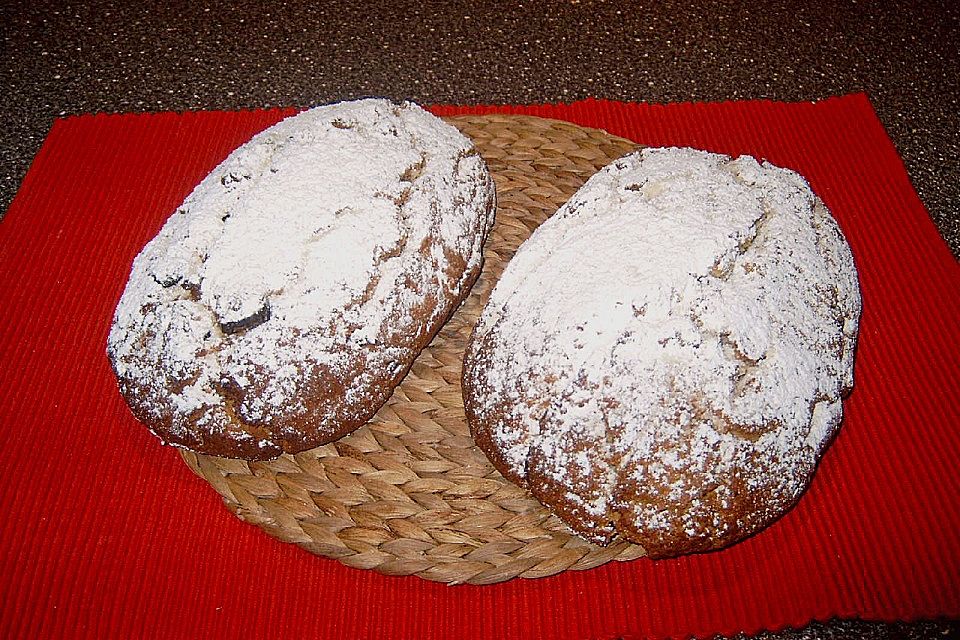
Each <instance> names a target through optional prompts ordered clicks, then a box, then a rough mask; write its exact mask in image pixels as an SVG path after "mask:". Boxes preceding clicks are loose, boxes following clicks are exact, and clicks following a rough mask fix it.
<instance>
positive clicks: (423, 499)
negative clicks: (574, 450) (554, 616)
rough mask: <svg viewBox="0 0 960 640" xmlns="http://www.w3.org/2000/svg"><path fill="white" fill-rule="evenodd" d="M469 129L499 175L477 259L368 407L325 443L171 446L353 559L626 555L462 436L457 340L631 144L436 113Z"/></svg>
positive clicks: (280, 530)
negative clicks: (543, 228)
mask: <svg viewBox="0 0 960 640" xmlns="http://www.w3.org/2000/svg"><path fill="white" fill-rule="evenodd" d="M447 121H448V122H450V123H452V124H453V125H455V126H456V127H458V128H459V129H460V130H461V131H463V132H464V133H465V134H466V135H467V136H469V137H470V138H472V139H473V141H474V143H475V144H476V146H477V148H478V150H479V151H480V154H481V155H482V156H483V158H484V159H485V160H486V161H487V164H488V165H489V167H490V171H491V173H492V174H493V177H494V180H495V181H496V186H497V198H498V207H497V218H496V224H495V226H494V228H493V230H492V232H491V234H490V237H489V238H488V239H487V244H486V248H485V254H484V257H485V262H484V266H483V272H482V274H481V276H480V279H479V280H478V282H477V284H476V285H475V286H474V288H473V291H472V292H471V294H470V296H469V297H468V298H467V300H466V301H465V302H464V303H463V305H461V307H460V308H459V309H458V310H457V311H456V312H455V313H454V315H453V316H452V317H451V319H450V321H449V322H447V324H446V325H445V326H444V327H443V329H442V330H441V331H440V333H439V334H437V336H436V337H435V338H434V340H433V341H432V342H431V343H430V344H429V345H428V346H427V348H426V349H424V351H423V352H422V353H421V354H420V356H419V357H418V358H417V360H416V362H415V363H414V365H413V367H412V369H411V370H410V373H409V374H408V375H407V377H406V378H405V379H404V380H403V382H402V383H401V384H400V386H399V387H397V389H396V390H395V391H394V394H393V396H392V397H391V398H390V400H389V401H388V402H387V403H386V405H384V406H383V407H382V408H381V409H380V411H379V412H378V413H377V415H376V416H375V417H374V418H373V419H372V420H371V421H370V422H369V423H368V424H367V425H366V426H364V427H362V428H360V429H359V430H357V431H355V432H354V433H352V434H350V435H348V436H346V437H344V438H342V439H340V440H338V441H336V442H333V443H330V444H327V445H324V446H322V447H318V448H316V449H312V450H310V451H305V452H303V453H299V454H296V455H287V454H285V455H283V456H281V457H280V458H277V459H276V460H271V461H268V462H245V461H243V460H231V459H227V458H218V457H214V456H206V455H198V454H196V453H193V452H190V451H181V455H182V456H183V459H184V461H185V462H186V463H187V465H189V467H190V468H191V469H192V470H193V471H194V472H195V473H197V474H198V475H200V476H201V477H203V478H204V479H206V480H207V482H209V483H210V484H211V485H212V486H213V488H214V489H216V491H217V492H218V493H219V494H220V495H221V496H222V497H223V501H224V503H225V504H226V506H227V507H228V508H229V509H230V510H231V511H232V512H233V513H234V514H236V516H237V517H239V518H240V519H241V520H244V521H246V522H250V523H252V524H255V525H257V526H258V527H261V528H262V529H263V530H265V531H266V532H267V533H268V534H270V535H271V536H274V537H276V538H279V539H280V540H283V541H285V542H292V543H294V544H297V545H299V546H300V547H302V548H304V549H306V550H307V551H310V552H311V553H315V554H317V555H321V556H325V557H328V558H335V559H337V560H339V561H340V562H342V563H343V564H346V565H348V566H351V567H356V568H360V569H372V570H374V571H378V572H380V573H385V574H390V575H417V576H420V577H421V578H425V579H427V580H435V581H439V582H446V583H451V584H455V583H471V584H490V583H494V582H501V581H503V580H509V579H511V578H516V577H521V578H538V577H543V576H548V575H552V574H555V573H559V572H561V571H567V570H581V569H589V568H591V567H596V566H598V565H601V564H604V563H606V562H609V561H611V560H631V559H634V558H637V557H640V556H642V555H643V550H642V549H641V548H640V547H638V546H636V545H631V544H629V543H626V542H622V541H615V542H614V543H613V544H611V545H610V546H608V547H599V546H596V545H593V544H590V543H588V542H585V541H584V540H582V539H580V538H578V537H576V536H575V535H572V534H571V533H570V532H569V530H568V529H567V528H566V527H565V526H564V525H563V524H562V523H561V522H560V521H559V520H558V519H557V518H556V516H553V515H552V514H551V513H550V512H549V511H548V510H547V509H546V508H544V507H543V506H542V505H541V504H540V503H539V502H537V501H536V500H535V499H534V498H533V497H532V496H531V495H530V494H529V493H528V492H527V491H526V490H524V489H520V488H519V487H516V486H515V485H513V484H512V483H510V482H508V481H507V480H504V479H503V477H502V476H501V475H500V474H499V473H498V472H497V471H496V470H495V469H494V468H493V466H492V465H491V464H490V463H489V462H488V461H487V459H486V457H485V456H484V455H483V453H482V452H481V451H480V450H479V449H478V448H477V447H476V445H474V443H473V440H472V439H471V438H470V431H469V429H468V427H467V424H466V420H465V418H464V413H463V398H462V396H461V393H460V369H461V364H462V361H463V352H464V348H465V346H466V344H467V340H468V338H469V337H470V331H471V330H472V329H473V326H474V324H475V323H476V321H477V318H478V317H479V315H480V311H481V310H482V309H483V305H484V304H485V303H486V300H487V298H488V296H489V295H490V291H491V290H492V289H493V286H494V284H495V283H496V281H497V278H499V276H500V274H501V273H502V272H503V268H504V266H505V265H506V264H507V262H508V261H509V260H510V258H511V257H512V256H513V254H514V252H515V251H516V249H517V247H518V246H519V245H520V243H521V242H523V241H524V240H525V239H526V238H527V237H528V236H529V235H530V233H531V232H532V231H533V230H534V229H535V228H536V227H537V226H538V225H539V224H540V223H542V222H543V221H544V220H546V219H547V218H548V217H549V216H550V215H552V214H553V213H554V212H555V211H556V210H557V209H558V208H559V207H560V205H562V204H563V203H564V202H566V201H567V200H568V199H569V198H570V196H571V195H573V193H574V192H575V191H576V190H577V189H578V188H579V187H580V186H581V185H582V184H583V183H584V181H585V180H586V179H587V178H589V177H590V176H591V175H593V174H594V173H595V172H596V171H597V170H598V169H600V168H602V167H604V166H606V165H607V164H609V163H610V162H611V161H613V160H615V159H616V158H618V157H620V156H621V155H623V154H624V153H627V152H629V151H631V150H633V149H635V148H636V145H635V144H634V143H632V142H630V141H628V140H624V139H622V138H616V137H614V136H611V135H610V134H608V133H606V132H604V131H599V130H596V129H585V128H582V127H578V126H576V125H573V124H570V123H567V122H560V121H556V120H546V119H543V118H535V117H531V116H509V115H488V116H458V117H452V118H447Z"/></svg>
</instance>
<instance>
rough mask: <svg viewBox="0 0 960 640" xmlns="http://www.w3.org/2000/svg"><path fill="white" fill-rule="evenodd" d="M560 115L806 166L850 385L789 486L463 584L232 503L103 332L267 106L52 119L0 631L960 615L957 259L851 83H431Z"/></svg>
mask: <svg viewBox="0 0 960 640" xmlns="http://www.w3.org/2000/svg"><path fill="white" fill-rule="evenodd" d="M434 110H435V112H436V113H438V114H442V115H452V114H456V113H490V112H507V113H526V114H530V115H538V116H543V117H549V118H559V119H565V120H570V121H572V122H575V123H578V124H581V125H584V126H591V127H600V128H604V129H606V130H608V131H610V132H611V133H613V134H617V135H621V136H624V137H628V138H631V139H633V140H635V141H637V142H639V143H642V144H646V145H689V146H695V147H699V148H703V149H707V150H710V151H718V152H723V153H728V154H743V153H746V154H752V155H755V156H757V157H760V158H764V159H768V160H770V161H771V162H773V163H775V164H777V165H781V166H785V167H789V168H792V169H795V170H797V171H799V172H800V173H802V174H804V175H805V176H806V177H807V178H808V179H809V181H810V183H811V185H812V186H813V188H814V190H815V191H816V192H817V193H818V194H819V195H820V196H821V197H822V198H823V200H824V201H825V202H826V204H827V206H828V207H829V208H830V209H831V211H832V212H833V213H834V215H835V216H836V218H837V220H838V221H839V223H840V225H841V227H842V228H843V231H844V233H845V234H846V236H847V238H848V240H849V242H850V244H851V246H852V248H853V253H854V257H855V260H856V262H857V266H858V268H859V271H860V279H861V286H862V291H863V300H864V311H863V318H862V323H861V333H860V343H859V349H858V353H857V363H856V386H855V389H854V392H853V395H852V396H851V397H850V399H849V400H848V401H847V403H846V405H845V408H846V418H845V420H844V424H843V427H842V429H841V432H840V435H839V436H838V437H837V439H836V440H835V441H834V443H833V445H832V446H831V447H830V449H829V450H828V452H827V454H826V456H825V457H824V459H823V461H822V463H821V465H820V467H819V470H818V472H817V475H816V477H815V479H814V482H813V485H812V486H811V488H810V490H809V491H808V492H807V494H806V495H805V496H804V497H803V498H802V500H801V501H800V503H799V504H798V506H797V507H796V508H795V509H794V510H792V511H791V512H790V513H788V514H787V515H786V516H785V517H784V518H783V519H782V520H780V521H779V522H777V523H776V524H774V525H773V526H772V527H770V528H769V529H767V530H766V531H764V532H762V533H760V534H758V535H756V536H754V537H752V538H750V539H749V540H747V541H745V542H742V543H740V544H737V545H735V546H733V547H731V548H729V549H727V550H724V551H721V552H717V553H711V554H705V555H698V556H692V557H686V558H680V559H676V560H668V561H660V562H653V561H649V560H645V559H642V560H638V561H635V562H630V563H610V564H607V565H605V566H603V567H600V568H598V569H594V570H591V571H586V572H568V573H565V574H562V575H558V576H555V577H552V578H546V579H541V580H532V581H531V580H514V581H511V582H507V583H504V584H498V585H493V586H487V587H469V586H461V587H450V586H444V585H441V584H435V583H430V582H425V581H423V580H420V579H418V578H389V577H384V576H381V575H378V574H375V573H372V572H365V571H358V570H353V569H348V568H345V567H343V566H341V565H339V564H338V563H336V562H334V561H331V560H326V559H322V558H318V557H314V556H312V555H310V554H308V553H306V552H304V551H301V550H300V549H298V548H296V547H294V546H291V545H287V544H283V543H280V542H278V541H275V540H273V539H271V538H269V537H268V536H267V535H265V534H264V533H263V532H262V531H260V530H259V529H257V528H255V527H252V526H249V525H246V524H244V523H242V522H240V521H239V520H237V519H236V518H234V517H233V516H232V515H230V514H229V513H228V512H227V511H226V510H225V509H224V508H223V507H222V505H221V503H220V501H219V499H218V498H217V496H216V494H215V493H214V492H213V491H212V490H211V489H210V488H209V487H208V486H207V485H205V484H204V483H203V482H202V481H200V480H199V479H197V478H196V477H194V476H193V475H192V474H191V473H190V471H189V470H188V469H187V467H186V466H185V465H183V463H182V462H181V461H180V459H179V456H177V454H176V453H175V451H173V450H172V449H168V448H164V447H161V446H160V444H159V443H158V441H157V440H155V439H154V438H153V437H152V436H150V435H149V434H148V433H147V431H146V429H144V428H143V427H142V426H140V425H139V424H138V423H137V422H136V421H135V420H134V419H133V418H132V416H131V415H130V413H129V411H128V410H127V408H126V406H125V404H124V403H123V400H122V399H121V397H120V395H119V393H118V392H117V389H116V385H115V382H114V379H113V375H112V373H111V371H110V367H109V364H108V362H107V359H106V357H105V355H104V344H105V340H106V336H107V331H108V328H109V325H110V321H111V317H112V313H113V309H114V306H115V305H116V302H117V300H118V298H119V296H120V293H121V291H122V289H123V286H124V283H125V281H126V277H127V274H128V272H129V267H130V261H131V260H132V258H133V257H134V255H136V253H137V252H138V251H139V250H140V248H141V247H142V246H143V245H144V243H146V242H147V240H149V239H150V238H151V237H152V236H153V235H154V234H155V233H156V232H157V230H158V229H159V228H160V225H161V224H162V223H163V221H164V220H165V218H166V217H167V216H168V215H169V214H170V213H171V212H172V211H173V209H174V208H175V207H176V206H177V205H178V204H180V202H181V201H182V200H183V198H184V197H185V196H186V195H187V193H189V191H190V190H191V188H192V187H193V185H194V184H196V183H197V182H198V181H199V180H200V179H201V178H202V177H203V176H204V175H205V174H206V173H207V172H208V171H210V170H211V169H212V168H213V167H214V166H215V165H216V164H217V163H218V162H219V161H220V160H222V159H223V158H224V157H225V156H226V155H227V154H228V153H229V152H230V150H232V149H233V148H234V147H236V146H237V145H239V144H240V143H242V142H244V141H245V140H247V139H248V138H249V137H250V136H251V135H252V134H254V133H255V132H257V131H259V130H261V129H263V128H264V127H266V126H268V125H270V124H272V123H273V122H275V121H277V120H278V119H279V118H281V117H282V116H284V115H286V114H289V113H291V112H290V111H256V112H234V113H221V112H207V113H186V114H173V113H163V114H155V115H116V116H113V115H98V116H83V117H75V118H68V119H63V120H58V121H57V122H56V123H55V124H54V126H53V129H52V131H51V132H50V135H49V136H48V138H47V140H46V142H45V143H44V145H43V147H42V149H41V151H40V153H39V154H38V155H37V157H36V159H35V161H34V164H33V166H32V168H31V169H30V172H29V173H28V175H27V177H26V179H25V180H24V183H23V186H22V188H21V190H20V192H19V193H18V195H17V197H16V199H15V200H14V202H13V205H12V206H11V208H10V210H9V213H8V214H7V216H6V219H4V220H3V222H2V223H0V309H2V314H0V423H2V424H0V459H2V462H3V467H2V468H3V471H4V481H3V482H2V483H0V562H2V565H0V584H2V602H0V607H2V618H0V636H3V637H29V638H35V637H48V636H57V637H64V636H66V637H95V638H103V637H140V636H147V637H161V638H177V637H201V636H204V637H239V636H243V637H271V638H286V637H296V638H304V637H330V638H345V639H346V638H382V637H400V638H414V637H415V638H493V637H496V638H514V637H523V638H613V637H624V638H639V637H688V636H690V635H697V636H708V635H710V634H714V633H733V632H736V631H746V632H750V633H752V632H756V631H759V630H761V629H779V628H783V627H785V626H799V625H803V624H806V623H808V622H809V621H811V620H812V619H826V618H828V617H831V616H842V617H851V616H860V617H864V618H868V619H883V620H892V619H914V618H918V617H933V616H938V615H948V616H960V580H958V579H957V576H958V575H960V535H958V533H957V532H958V531H960V501H958V496H960V470H958V463H957V460H958V459H960V411H958V403H960V393H958V389H960V386H958V382H957V380H958V377H960V376H958V374H960V352H958V351H960V347H958V345H960V322H958V318H960V266H958V263H957V261H956V260H955V259H954V258H953V256H952V255H951V254H950V252H949V250H948V248H947V246H946V245H945V243H944V242H943V241H942V240H941V238H940V237H939V235H938V234H937V231H936V229H935V227H934V225H933V223H932V222H931V221H930V218H929V216H928V215H927V212H926V211H925V209H924V207H923V205H922V204H921V202H920V201H919V199H918V198H917V196H916V194H915V192H914V190H913V188H912V186H911V184H910V182H909V179H908V177H907V174H906V172H905V170H904V167H903V165H902V163H901V161H900V159H899V157H898V155H897V153H896V150H895V149H894V147H893V145H892V144H891V142H890V140H889V139H888V137H887V136H886V134H885V133H884V131H883V128H882V126H881V124H880V122H879V121H878V120H877V118H876V116H875V114H874V112H873V110H872V108H871V107H870V104H869V101H868V99H867V98H866V97H865V96H864V95H853V96H847V97H843V98H834V99H829V100H825V101H823V102H820V103H816V104H812V103H803V104H781V103H771V102H740V103H722V104H672V105H636V104H623V103H614V102H606V101H597V100H588V101H584V102H579V103H575V104H572V105H541V106H526V107H520V106H511V107H492V106H491V107H469V108H467V107H436V108H435V109H434Z"/></svg>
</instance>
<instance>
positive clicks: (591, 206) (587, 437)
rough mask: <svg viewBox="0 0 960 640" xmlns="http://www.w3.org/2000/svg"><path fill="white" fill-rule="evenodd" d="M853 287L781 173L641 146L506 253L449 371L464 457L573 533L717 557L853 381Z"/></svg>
mask: <svg viewBox="0 0 960 640" xmlns="http://www.w3.org/2000/svg"><path fill="white" fill-rule="evenodd" d="M860 304H861V302H860V294H859V287H858V283H857V275H856V270H855V267H854V263H853V258H852V254H851V252H850V249H849V247H848V245H847V243H846V241H845V240H844V238H843V236H842V234H841V232H840V230H839V227H838V226H837V224H836V222H835V221H834V220H833V218H832V217H831V216H830V214H829V212H828V211H827V210H826V208H825V207H824V205H823V204H822V202H821V201H820V200H819V199H818V198H817V197H816V196H815V195H814V194H813V192H812V191H811V190H810V188H809V186H808V185H807V184H806V182H805V181H804V180H803V178H802V177H800V176H799V175H798V174H796V173H794V172H792V171H789V170H786V169H781V168H777V167H775V166H772V165H770V164H767V163H764V164H762V165H761V164H759V163H758V162H757V161H756V160H754V159H753V158H751V157H746V156H744V157H740V158H737V159H735V160H733V159H730V158H728V157H726V156H722V155H717V154H710V153H705V152H701V151H697V150H693V149H677V148H670V149H644V150H641V151H638V152H636V153H633V154H630V155H628V156H625V157H623V158H621V159H620V160H618V161H616V162H615V163H613V164H611V165H610V166H608V167H606V168H605V169H603V170H602V171H600V172H599V173H597V174H596V175H594V176H593V177H592V178H591V179H590V180H589V181H588V182H587V183H586V184H585V185H584V186H583V187H582V188H581V189H580V190H579V191H578V192H577V193H576V194H575V195H574V197H573V198H572V199H571V200H570V201H569V202H568V203H567V204H566V205H564V206H563V207H562V208H561V209H560V210H559V211H558V212H557V213H556V214H555V215H554V216H553V217H552V218H550V219H549V220H547V221H546V222H545V223H544V224H543V225H541V226H540V227H539V228H538V229H537V230H536V231H535V232H534V234H533V235H532V236H531V237H530V238H529V239H528V240H527V241H526V242H525V243H524V244H523V245H522V246H521V247H520V249H519V250H518V252H517V254H516V256H515V257H514V258H513V260H512V261H511V262H510V263H509V265H508V266H507V268H506V270H505V271H504V274H503V276H502V277H501V279H500V281H499V282H498V284H497V286H496V288H495V289H494V291H493V293H492V294H491V297H490V300H489V302H488V304H487V306H486V308H485V309H484V311H483V314H482V316H481V318H480V321H479V323H478V325H477V328H476V330H475V332H474V335H473V338H472V340H471V343H470V345H469V347H468V352H467V356H466V360H465V370H464V387H465V401H466V408H467V413H468V417H469V419H470V422H471V429H472V431H473V433H474V436H475V437H476V439H477V441H478V444H479V445H480V446H481V448H483V449H484V451H485V452H486V453H487V454H488V456H489V457H490V458H491V460H492V461H493V462H494V464H495V465H496V466H497V467H498V468H499V469H500V470H501V471H502V472H503V473H504V475H506V476H507V477H508V478H511V479H512V480H514V481H516V482H518V483H520V484H522V485H524V486H527V487H529V488H530V490H531V491H532V492H533V493H534V495H535V496H537V497H538V498H539V499H540V500H541V502H543V503H544V504H546V505H547V506H549V507H551V508H553V509H554V510H555V511H556V512H557V514H558V515H559V516H560V517H561V518H562V519H564V520H565V521H566V522H567V523H568V524H569V525H570V526H571V527H572V528H574V529H575V530H576V531H578V532H579V533H581V534H582V535H584V536H585V537H587V538H589V539H592V540H594V541H597V542H607V541H609V540H610V539H612V538H613V537H614V536H615V535H616V534H618V533H619V534H620V535H622V536H624V537H626V538H628V539H631V540H633V541H635V542H637V543H639V544H641V545H643V546H644V548H645V549H646V551H647V553H648V554H649V555H651V556H655V557H656V556H670V555H677V554H679V553H685V552H691V551H700V550H706V549H712V548H717V547H720V546H724V545H726V544H729V543H730V542H733V541H735V540H737V539H740V538H742V537H744V536H746V535H748V534H750V533H751V532H753V531H755V530H756V529H758V528H760V527H762V526H765V525H766V524H769V523H770V522H771V521H772V520H773V519H775V518H776V517H778V516H779V515H781V514H782V513H783V512H784V511H785V510H786V509H787V508H789V506H791V505H792V504H793V503H794V502H795V501H796V500H797V499H798V497H799V495H800V494H801V492H802V491H803V490H804V488H805V487H806V486H807V484H808V483H809V480H810V478H811V475H812V473H813V470H814V468H815V465H816V462H817V460H818V459H819V456H820V455H821V454H822V452H823V449H824V447H825V446H826V444H827V443H828V442H829V441H830V439H831V437H832V436H833V434H834V433H835V431H836V429H837V427H838V425H839V422H840V417H841V415H842V405H841V398H842V396H843V395H844V394H845V393H846V392H848V391H849V390H850V388H851V387H852V385H853V353H854V347H855V342H856V335H857V325H858V320H859V315H860Z"/></svg>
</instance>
